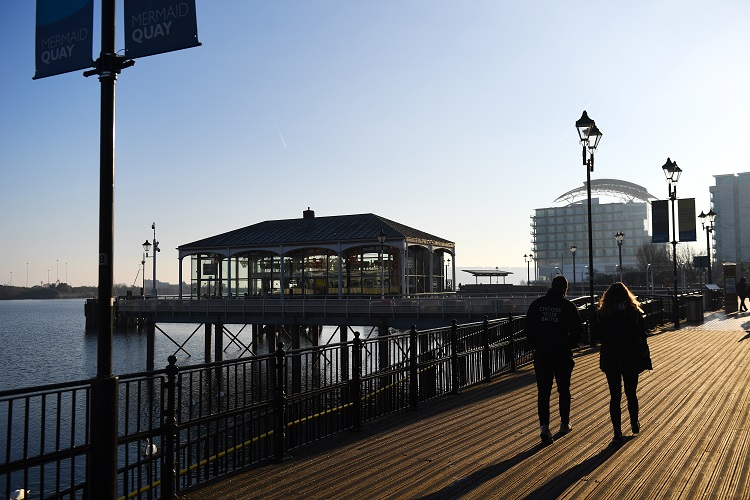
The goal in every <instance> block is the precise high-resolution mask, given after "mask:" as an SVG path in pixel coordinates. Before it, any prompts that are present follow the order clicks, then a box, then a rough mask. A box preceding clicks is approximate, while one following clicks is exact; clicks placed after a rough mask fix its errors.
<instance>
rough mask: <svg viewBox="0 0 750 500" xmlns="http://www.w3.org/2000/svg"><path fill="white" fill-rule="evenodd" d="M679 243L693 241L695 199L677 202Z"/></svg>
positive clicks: (684, 199)
mask: <svg viewBox="0 0 750 500" xmlns="http://www.w3.org/2000/svg"><path fill="white" fill-rule="evenodd" d="M677 218H678V220H679V228H680V241H695V198H683V199H680V200H677Z"/></svg>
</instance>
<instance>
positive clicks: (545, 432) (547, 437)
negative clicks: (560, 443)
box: [539, 426, 555, 444]
mask: <svg viewBox="0 0 750 500" xmlns="http://www.w3.org/2000/svg"><path fill="white" fill-rule="evenodd" d="M539 437H540V438H542V443H544V444H552V443H553V442H554V441H555V440H554V439H553V438H552V433H551V432H550V431H549V428H548V427H547V426H543V427H542V430H541V433H540V434H539Z"/></svg>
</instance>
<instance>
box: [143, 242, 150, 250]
mask: <svg viewBox="0 0 750 500" xmlns="http://www.w3.org/2000/svg"><path fill="white" fill-rule="evenodd" d="M149 250H151V243H149V241H148V240H146V241H144V242H143V251H144V252H146V253H148V252H149Z"/></svg>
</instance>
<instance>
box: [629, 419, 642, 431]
mask: <svg viewBox="0 0 750 500" xmlns="http://www.w3.org/2000/svg"><path fill="white" fill-rule="evenodd" d="M630 428H631V429H633V434H638V433H639V432H641V423H640V422H631V423H630Z"/></svg>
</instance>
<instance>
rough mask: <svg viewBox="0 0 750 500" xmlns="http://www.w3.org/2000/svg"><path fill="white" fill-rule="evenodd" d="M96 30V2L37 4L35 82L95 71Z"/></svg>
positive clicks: (40, 0)
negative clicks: (82, 70) (63, 74)
mask: <svg viewBox="0 0 750 500" xmlns="http://www.w3.org/2000/svg"><path fill="white" fill-rule="evenodd" d="M93 27H94V1H93V0H37V2H36V72H35V73H34V79H35V80H36V79H37V78H44V77H47V76H53V75H59V74H62V73H68V72H70V71H77V70H79V69H85V68H90V67H92V66H93V65H94V63H93V60H92V56H91V55H92V54H93V49H94V39H93V36H92V35H93Z"/></svg>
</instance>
